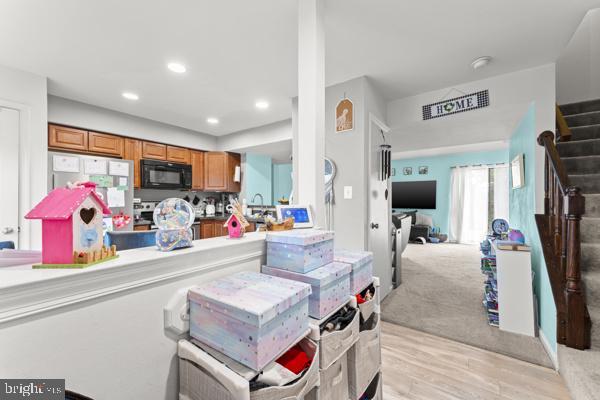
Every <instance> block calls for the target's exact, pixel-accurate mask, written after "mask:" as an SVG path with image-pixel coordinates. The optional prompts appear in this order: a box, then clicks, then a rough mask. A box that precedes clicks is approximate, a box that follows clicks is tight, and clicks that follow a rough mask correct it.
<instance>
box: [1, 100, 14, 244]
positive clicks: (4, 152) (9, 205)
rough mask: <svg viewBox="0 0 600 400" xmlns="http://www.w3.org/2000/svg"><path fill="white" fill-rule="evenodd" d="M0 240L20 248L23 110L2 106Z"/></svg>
mask: <svg viewBox="0 0 600 400" xmlns="http://www.w3.org/2000/svg"><path fill="white" fill-rule="evenodd" d="M0 143H1V145H0V188H2V189H1V190H0V241H6V240H10V241H12V242H14V243H15V247H16V248H19V112H18V111H17V110H13V109H9V108H1V107H0Z"/></svg>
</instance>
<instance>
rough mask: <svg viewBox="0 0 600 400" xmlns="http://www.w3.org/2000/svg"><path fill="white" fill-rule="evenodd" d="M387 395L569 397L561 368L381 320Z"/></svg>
mask: <svg viewBox="0 0 600 400" xmlns="http://www.w3.org/2000/svg"><path fill="white" fill-rule="evenodd" d="M381 352H382V357H383V360H382V362H383V384H384V386H383V398H384V399H385V400H396V399H432V400H445V399H450V400H467V399H486V400H488V399H503V400H506V399H518V400H538V399H539V400H551V399H567V400H568V399H570V396H569V393H568V391H567V388H566V387H565V385H564V383H563V380H562V378H561V377H560V375H558V374H557V373H556V371H554V370H552V369H548V368H544V367H540V366H538V365H535V364H530V363H526V362H523V361H520V360H516V359H514V358H510V357H506V356H503V355H500V354H497V353H492V352H490V351H487V350H481V349H478V348H475V347H471V346H468V345H465V344H462V343H458V342H454V341H451V340H447V339H443V338H440V337H437V336H433V335H429V334H426V333H422V332H419V331H415V330H412V329H408V328H404V327H401V326H398V325H393V324H389V323H383V324H382V347H381Z"/></svg>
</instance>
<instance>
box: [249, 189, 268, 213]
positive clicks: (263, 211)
mask: <svg viewBox="0 0 600 400" xmlns="http://www.w3.org/2000/svg"><path fill="white" fill-rule="evenodd" d="M257 196H260V213H261V215H263V214H264V213H265V199H264V198H263V195H262V194H260V193H256V194H255V195H254V196H252V200H250V203H252V204H254V200H256V197H257Z"/></svg>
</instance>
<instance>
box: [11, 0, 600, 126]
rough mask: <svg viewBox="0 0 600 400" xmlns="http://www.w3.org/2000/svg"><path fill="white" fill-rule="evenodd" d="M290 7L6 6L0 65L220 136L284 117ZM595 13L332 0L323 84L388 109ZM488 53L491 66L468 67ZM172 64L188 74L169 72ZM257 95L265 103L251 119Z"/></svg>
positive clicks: (270, 2)
mask: <svg viewBox="0 0 600 400" xmlns="http://www.w3.org/2000/svg"><path fill="white" fill-rule="evenodd" d="M296 6H297V0H252V1H247V0H246V1H242V0H237V1H233V0H225V1H208V0H172V1H147V0H127V1H122V0H119V1H117V0H102V1H94V2H90V1H81V0H52V1H47V0H0V10H1V11H2V12H1V13H0V64H3V65H8V66H11V67H14V68H18V69H23V70H26V71H30V72H34V73H37V74H40V75H44V76H47V77H48V78H49V92H50V93H51V94H54V95H57V96H61V97H66V98H70V99H74V100H78V101H82V102H85V103H90V104H93V105H97V106H101V107H106V108H109V109H114V110H118V111H122V112H125V113H129V114H133V115H137V116H140V117H146V118H150V119H153V120H157V121H161V122H165V123H169V124H173V125H177V126H181V127H185V128H188V129H193V130H197V131H201V132H206V133H210V134H213V135H223V134H227V133H231V132H235V131H239V130H242V129H248V128H251V127H254V126H260V125H264V124H267V123H271V122H274V121H279V120H283V119H286V118H289V117H290V115H291V107H290V98H291V97H294V96H295V95H296V93H297V13H296ZM594 7H600V0H577V1H565V0H527V1H523V0H504V1H481V0H455V1H443V0H421V1H411V2H407V1H398V0H368V1H367V0H327V4H326V13H327V14H326V40H327V48H326V52H327V58H326V82H327V84H328V85H329V84H333V83H339V82H343V81H345V80H347V79H351V78H355V77H357V76H361V75H367V76H370V77H371V78H372V79H373V81H374V82H375V84H376V85H377V87H378V88H379V90H380V91H381V93H382V94H383V95H384V97H385V98H386V99H388V100H390V99H396V98H400V97H406V96H410V95H414V94H417V93H422V92H426V91H429V90H433V89H437V88H441V87H447V86H451V85H453V84H457V83H461V82H466V81H470V80H474V79H481V78H485V77H488V76H493V75H497V74H501V73H505V72H509V71H515V70H519V69H522V68H526V67H531V66H535V65H540V64H543V63H546V62H550V61H554V60H556V59H557V57H558V55H559V54H560V52H561V49H562V48H563V47H564V46H565V44H566V43H567V41H568V40H569V38H570V36H571V35H572V33H573V32H574V30H575V28H576V27H577V25H578V23H579V22H580V21H581V19H582V17H583V16H584V14H585V12H586V10H588V9H590V8H594ZM481 55H491V56H494V58H495V60H494V62H493V64H492V65H490V67H488V68H486V69H484V70H481V71H477V72H474V71H473V70H472V69H471V68H470V66H469V64H470V61H471V60H472V59H474V58H476V57H478V56H481ZM173 60H177V61H181V62H183V63H184V64H185V65H186V66H187V67H188V72H187V73H186V74H184V75H182V76H178V75H174V74H173V73H171V72H170V71H168V70H167V69H166V67H165V65H166V63H167V62H169V61H173ZM123 91H132V92H135V93H137V94H139V96H140V100H139V101H137V102H131V101H127V100H125V99H123V98H122V97H121V92H123ZM257 99H265V100H268V101H269V102H270V104H271V107H270V108H269V109H268V110H265V111H258V110H256V109H255V107H254V103H255V101H256V100H257ZM207 117H217V118H219V119H220V121H221V123H220V124H219V125H217V126H212V125H208V124H207V123H206V122H205V120H206V118H207Z"/></svg>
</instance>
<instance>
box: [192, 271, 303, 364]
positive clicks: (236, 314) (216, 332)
mask: <svg viewBox="0 0 600 400" xmlns="http://www.w3.org/2000/svg"><path fill="white" fill-rule="evenodd" d="M310 293H311V287H310V285H309V284H306V283H302V282H296V281H292V280H288V279H282V278H278V277H275V276H269V275H265V274H260V273H258V272H240V273H237V274H235V275H231V276H228V277H225V278H221V279H217V280H215V281H213V282H210V283H207V284H204V285H200V286H196V287H194V288H192V289H190V291H189V294H188V298H189V301H190V335H191V336H192V337H193V338H195V339H197V340H199V341H201V342H203V343H206V344H207V345H208V346H210V347H212V348H214V349H216V350H218V351H220V352H222V353H223V354H225V355H227V356H229V357H231V358H233V359H234V360H236V361H239V362H240V363H242V364H244V365H246V366H248V367H250V368H252V369H254V370H256V371H259V370H261V369H262V368H263V367H264V366H266V365H267V364H268V363H270V362H271V361H273V360H274V359H275V358H276V357H277V356H278V355H279V354H280V353H281V352H282V351H283V350H285V349H286V348H287V347H288V346H290V345H291V344H293V343H294V342H296V341H297V340H298V339H299V338H300V337H301V336H302V335H303V334H305V333H306V331H307V330H308V296H309V295H310Z"/></svg>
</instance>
